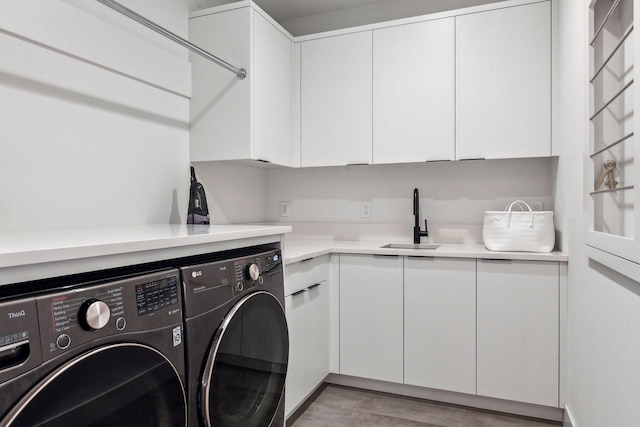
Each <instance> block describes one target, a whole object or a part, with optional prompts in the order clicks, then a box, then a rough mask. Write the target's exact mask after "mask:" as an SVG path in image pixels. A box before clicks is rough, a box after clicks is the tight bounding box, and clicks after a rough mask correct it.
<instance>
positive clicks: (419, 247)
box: [381, 243, 440, 249]
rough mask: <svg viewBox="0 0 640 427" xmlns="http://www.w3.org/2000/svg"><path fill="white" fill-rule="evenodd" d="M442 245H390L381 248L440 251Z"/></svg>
mask: <svg viewBox="0 0 640 427" xmlns="http://www.w3.org/2000/svg"><path fill="white" fill-rule="evenodd" d="M439 247H440V245H434V244H430V243H420V244H416V243H389V244H388V245H384V246H381V248H387V249H438V248H439Z"/></svg>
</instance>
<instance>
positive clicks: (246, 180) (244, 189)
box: [193, 162, 267, 224]
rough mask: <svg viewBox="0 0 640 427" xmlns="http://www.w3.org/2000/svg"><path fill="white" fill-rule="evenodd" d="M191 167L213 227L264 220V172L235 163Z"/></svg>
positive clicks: (216, 163) (263, 170)
mask: <svg viewBox="0 0 640 427" xmlns="http://www.w3.org/2000/svg"><path fill="white" fill-rule="evenodd" d="M193 166H194V167H195V169H196V178H197V179H198V181H199V182H200V183H201V184H202V185H203V186H204V188H205V191H206V195H207V205H208V206H209V215H210V217H211V223H212V224H242V223H262V222H264V221H265V215H266V212H265V206H266V203H267V186H266V172H265V169H262V168H258V167H251V166H246V165H243V164H240V163H234V162H198V163H194V164H193Z"/></svg>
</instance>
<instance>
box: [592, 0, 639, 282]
mask: <svg viewBox="0 0 640 427" xmlns="http://www.w3.org/2000/svg"><path fill="white" fill-rule="evenodd" d="M637 13H638V12H637V11H634V7H633V0H613V1H611V0H594V1H593V2H592V3H591V9H590V36H591V37H590V59H589V66H590V73H589V74H590V85H589V90H590V95H589V99H590V117H589V128H590V132H589V136H590V138H589V156H588V160H587V167H586V170H587V175H588V178H587V182H586V183H585V190H586V192H587V193H588V195H589V196H588V206H589V216H590V218H589V223H588V228H589V229H588V233H587V248H586V253H587V255H588V256H589V257H590V258H592V259H594V260H596V261H598V262H600V263H602V264H605V265H607V266H608V267H610V268H613V269H614V270H616V271H619V272H620V273H622V274H625V275H627V276H629V277H631V278H633V279H634V280H640V214H639V212H640V211H639V210H638V209H637V207H636V203H637V200H640V195H639V191H640V186H638V185H637V183H636V182H635V181H636V178H635V176H634V175H635V174H634V172H635V164H634V160H635V157H636V155H635V154H636V152H637V148H636V147H637V143H636V141H635V139H636V137H635V135H634V132H635V129H636V128H637V124H636V123H637V121H638V118H637V115H636V114H634V112H636V111H640V108H639V106H638V104H639V96H638V93H637V90H636V89H635V86H636V84H637V83H636V82H635V80H636V74H637V71H636V70H635V69H634V63H635V58H636V57H638V47H637V44H638V43H636V42H635V41H634V39H635V31H634V30H633V27H634V25H633V24H634V20H635V18H634V15H637ZM607 166H611V167H610V168H607ZM608 169H610V170H611V172H610V173H607V170H608Z"/></svg>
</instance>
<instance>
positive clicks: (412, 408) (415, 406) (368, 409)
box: [287, 385, 562, 427]
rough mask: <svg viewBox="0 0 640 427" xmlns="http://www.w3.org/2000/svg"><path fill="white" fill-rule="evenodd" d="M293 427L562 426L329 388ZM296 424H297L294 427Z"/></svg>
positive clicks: (388, 395) (408, 399) (384, 395)
mask: <svg viewBox="0 0 640 427" xmlns="http://www.w3.org/2000/svg"><path fill="white" fill-rule="evenodd" d="M323 387H324V389H320V391H319V393H316V398H315V399H313V400H312V401H311V402H307V403H306V404H305V409H304V411H303V412H302V413H301V414H300V415H299V417H298V418H296V419H293V418H294V417H292V418H290V419H289V422H288V423H287V426H289V427H322V426H326V427H346V426H349V427H360V426H362V427H365V426H366V427H376V426H384V427H436V426H437V427H476V426H477V427H551V426H555V427H557V426H561V425H562V424H561V423H554V422H545V421H541V420H535V419H530V418H523V417H517V416H510V415H505V414H499V413H493V412H486V411H480V410H475V409H471V408H467V407H463V406H455V405H447V404H439V403H436V402H432V401H427V400H420V399H414V398H406V397H399V396H395V395H390V394H385V393H378V392H373V391H366V390H360V389H353V388H348V387H342V386H335V385H326V386H323ZM292 422H293V423H292Z"/></svg>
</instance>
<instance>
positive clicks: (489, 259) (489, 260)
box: [479, 258, 513, 264]
mask: <svg viewBox="0 0 640 427" xmlns="http://www.w3.org/2000/svg"><path fill="white" fill-rule="evenodd" d="M479 259H480V261H484V262H493V263H503V264H511V261H513V260H512V259H495V258H479Z"/></svg>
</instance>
